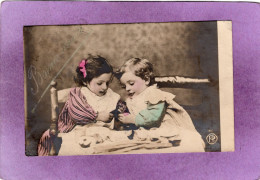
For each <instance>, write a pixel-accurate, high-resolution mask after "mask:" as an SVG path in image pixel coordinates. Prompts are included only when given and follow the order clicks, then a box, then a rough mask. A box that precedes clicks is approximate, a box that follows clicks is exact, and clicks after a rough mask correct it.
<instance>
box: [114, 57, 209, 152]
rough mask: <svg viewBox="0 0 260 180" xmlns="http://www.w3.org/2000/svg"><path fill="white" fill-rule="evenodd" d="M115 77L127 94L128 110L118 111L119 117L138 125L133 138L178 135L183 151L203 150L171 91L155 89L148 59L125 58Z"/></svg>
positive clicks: (173, 137)
mask: <svg viewBox="0 0 260 180" xmlns="http://www.w3.org/2000/svg"><path fill="white" fill-rule="evenodd" d="M117 77H118V78H119V79H120V82H121V84H123V87H124V88H125V90H126V92H127V94H128V98H127V99H126V105H127V107H128V109H129V111H130V113H129V114H128V115H126V114H125V113H124V114H120V115H119V120H120V121H121V122H122V123H123V124H134V125H135V126H137V127H139V129H137V130H135V134H134V136H136V138H139V139H147V138H151V139H158V138H159V139H160V138H161V137H165V138H167V139H168V140H174V139H176V138H177V139H178V138H180V140H181V144H180V146H182V147H183V148H184V149H183V152H201V151H204V146H205V144H204V142H203V140H202V138H201V136H200V134H199V133H198V132H197V131H196V129H195V127H194V125H193V122H192V120H191V118H190V116H189V115H188V113H187V112H186V111H185V110H184V109H183V108H182V107H181V106H180V105H179V104H177V103H176V102H175V101H174V100H173V99H174V97H175V96H174V95H173V94H171V93H168V92H165V91H162V90H160V89H158V88H157V86H156V84H155V81H154V74H153V66H152V64H151V63H150V62H149V61H148V60H146V59H139V58H132V59H130V60H128V61H127V62H126V63H125V64H124V65H123V66H122V67H121V68H120V70H119V71H118V73H117Z"/></svg>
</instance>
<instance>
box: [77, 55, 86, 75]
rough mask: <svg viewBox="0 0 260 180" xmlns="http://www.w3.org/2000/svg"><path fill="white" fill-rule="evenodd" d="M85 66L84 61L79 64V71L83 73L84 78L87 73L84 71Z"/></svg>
mask: <svg viewBox="0 0 260 180" xmlns="http://www.w3.org/2000/svg"><path fill="white" fill-rule="evenodd" d="M86 64H87V61H86V60H84V59H83V60H82V61H81V62H80V64H79V67H80V71H81V72H82V73H83V76H84V78H85V77H86V76H87V71H86V67H85V65H86Z"/></svg>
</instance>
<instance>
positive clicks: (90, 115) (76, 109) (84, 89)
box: [38, 56, 120, 156]
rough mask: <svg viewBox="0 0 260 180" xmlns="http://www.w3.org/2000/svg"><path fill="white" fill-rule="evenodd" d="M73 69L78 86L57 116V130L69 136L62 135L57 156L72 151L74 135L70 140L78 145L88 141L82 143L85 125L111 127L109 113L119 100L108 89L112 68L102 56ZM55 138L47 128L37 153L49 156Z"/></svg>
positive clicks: (73, 89)
mask: <svg viewBox="0 0 260 180" xmlns="http://www.w3.org/2000/svg"><path fill="white" fill-rule="evenodd" d="M76 72H77V76H76V77H75V82H76V83H77V84H78V87H75V88H72V89H71V91H70V93H69V97H68V100H67V102H66V103H65V105H64V107H63V109H62V111H61V113H60V115H59V119H58V133H62V134H66V137H68V140H66V137H65V136H64V138H63V139H62V144H61V146H60V150H59V155H60V154H63V155H68V152H73V151H72V150H73V148H75V147H73V146H70V144H71V142H72V141H71V137H72V136H73V137H74V135H73V134H75V138H74V139H73V141H74V142H76V143H77V145H78V146H79V145H82V146H84V145H87V144H86V143H91V142H85V140H86V139H85V138H84V137H85V135H86V132H88V131H87V128H88V127H87V126H91V125H95V126H99V127H104V129H108V128H113V121H112V119H113V114H111V113H110V112H111V111H113V110H114V109H116V107H117V105H118V102H119V99H120V96H119V95H118V94H117V93H115V92H113V91H112V90H111V89H110V88H109V83H110V82H111V81H112V74H113V69H112V66H111V65H110V64H109V63H108V61H107V60H106V59H105V58H103V57H101V56H89V57H88V58H87V59H84V60H82V61H81V62H80V64H79V66H78V67H77V69H76ZM105 127H106V128H105ZM101 129H102V128H101ZM56 140H57V138H56V137H55V135H52V134H51V132H50V130H47V131H46V132H45V133H44V134H43V135H42V138H41V139H40V142H39V144H38V155H39V156H44V155H49V153H50V150H51V147H52V146H53V144H55V143H54V142H55V141H56ZM95 140H96V139H94V140H93V141H95ZM92 143H93V142H92Z"/></svg>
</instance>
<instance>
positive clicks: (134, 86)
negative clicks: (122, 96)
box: [120, 71, 149, 98]
mask: <svg viewBox="0 0 260 180" xmlns="http://www.w3.org/2000/svg"><path fill="white" fill-rule="evenodd" d="M120 81H121V83H122V84H123V87H124V88H125V90H126V92H127V94H128V97H129V98H134V97H135V96H137V95H138V94H140V93H141V92H143V91H144V90H145V89H146V88H147V87H148V84H149V82H148V81H145V80H143V79H142V78H140V77H138V76H136V75H135V74H133V73H132V72H131V71H127V72H125V73H124V74H123V75H122V77H121V79H120Z"/></svg>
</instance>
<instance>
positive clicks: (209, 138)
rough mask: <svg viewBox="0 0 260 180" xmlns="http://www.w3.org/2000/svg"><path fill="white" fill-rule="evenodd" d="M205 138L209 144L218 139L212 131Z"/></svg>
mask: <svg viewBox="0 0 260 180" xmlns="http://www.w3.org/2000/svg"><path fill="white" fill-rule="evenodd" d="M206 140H207V142H208V143H209V144H215V143H216V142H217V141H218V136H217V135H216V134H214V133H210V134H208V135H207V137H206Z"/></svg>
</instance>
